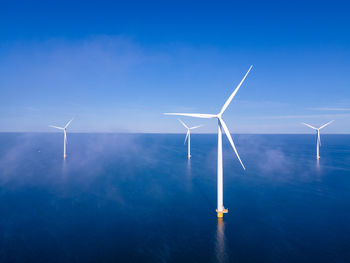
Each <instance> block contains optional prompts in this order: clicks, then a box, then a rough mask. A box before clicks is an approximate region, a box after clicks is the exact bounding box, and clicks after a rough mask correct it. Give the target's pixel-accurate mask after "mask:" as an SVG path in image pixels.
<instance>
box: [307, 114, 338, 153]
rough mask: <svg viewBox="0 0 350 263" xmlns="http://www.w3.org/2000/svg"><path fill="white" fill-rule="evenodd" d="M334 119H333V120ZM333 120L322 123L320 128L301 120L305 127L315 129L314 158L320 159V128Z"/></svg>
mask: <svg viewBox="0 0 350 263" xmlns="http://www.w3.org/2000/svg"><path fill="white" fill-rule="evenodd" d="M333 121H334V120H333ZM333 121H330V122H327V123H326V124H324V125H322V126H321V127H320V128H315V127H314V126H311V125H310V124H307V123H304V122H302V124H304V125H306V126H307V127H310V128H311V129H314V130H316V136H317V139H316V154H317V155H316V158H317V160H318V159H320V146H321V136H320V130H321V129H323V128H324V127H326V126H327V125H329V124H331V123H332V122H333Z"/></svg>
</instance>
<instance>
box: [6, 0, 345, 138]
mask: <svg viewBox="0 0 350 263" xmlns="http://www.w3.org/2000/svg"><path fill="white" fill-rule="evenodd" d="M349 7H350V6H349V4H348V3H346V1H342V2H339V1H332V2H328V3H322V2H320V1H307V2H305V1H290V2H289V3H286V2H281V1H279V2H274V1H268V2H266V1H264V3H262V1H237V2H235V1H230V2H220V1H215V2H203V1H196V2H191V3H188V2H187V1H184V2H182V1H174V2H166V1H150V2H147V3H145V1H142V2H135V1H127V3H126V2H125V3H118V2H115V1H114V2H113V1H111V2H105V1H96V2H93V1H84V2H78V1H75V3H71V2H68V1H67V2H65V1H57V2H50V3H41V2H39V1H31V2H28V1H25V2H15V1H2V2H1V3H0V120H1V125H0V131H51V129H50V128H49V127H48V125H49V124H54V125H64V123H65V122H67V121H68V120H69V119H70V118H71V117H73V116H74V117H75V120H74V121H73V122H72V124H71V129H70V130H71V131H72V132H184V131H183V128H182V126H181V125H180V124H179V123H178V121H177V120H176V118H175V117H170V116H163V115H162V113H163V112H200V113H217V112H218V111H219V110H220V108H221V106H222V105H223V103H224V102H225V101H226V99H227V98H228V97H229V95H230V94H231V92H232V91H233V90H234V88H235V86H236V85H237V84H238V83H239V81H240V80H241V78H242V77H243V75H244V74H245V72H246V71H247V70H248V68H249V66H250V65H251V64H253V65H254V67H253V69H252V71H251V73H250V74H249V76H248V77H247V79H246V81H245V83H244V84H243V85H242V87H241V89H240V90H239V92H238V93H237V96H236V97H235V99H234V101H233V102H232V103H231V105H230V106H229V108H228V109H227V111H226V112H225V114H224V119H225V121H226V123H227V125H228V127H229V129H230V131H231V132H232V133H309V132H312V131H311V130H309V129H308V128H306V127H303V126H302V125H301V124H300V122H302V121H304V122H308V123H310V124H313V125H315V126H317V125H321V124H323V123H325V122H327V121H329V120H331V119H335V120H336V122H334V123H333V124H332V125H330V126H329V127H327V128H326V129H325V130H324V133H349V132H350V74H349V72H350V32H349V31H350V30H349V28H350V18H349V17H350V16H349V15H348V14H349V13H350V8H349ZM183 120H184V121H185V122H187V123H189V125H197V124H205V126H204V127H203V128H201V129H198V132H216V123H215V121H214V120H199V119H190V118H184V119H183Z"/></svg>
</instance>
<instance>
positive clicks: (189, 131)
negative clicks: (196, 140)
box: [178, 119, 202, 159]
mask: <svg viewBox="0 0 350 263" xmlns="http://www.w3.org/2000/svg"><path fill="white" fill-rule="evenodd" d="M178 120H179V122H181V124H182V125H183V126H184V127H185V128H186V129H187V133H186V138H185V142H184V144H185V143H186V140H187V138H188V143H187V146H188V159H191V130H193V129H197V128H199V127H201V126H202V125H199V126H194V127H191V128H189V127H187V125H186V124H185V123H184V122H183V121H182V120H180V119H178Z"/></svg>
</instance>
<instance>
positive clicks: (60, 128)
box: [49, 125, 64, 130]
mask: <svg viewBox="0 0 350 263" xmlns="http://www.w3.org/2000/svg"><path fill="white" fill-rule="evenodd" d="M49 127H51V128H55V129H59V130H64V128H62V127H57V126H53V125H49Z"/></svg>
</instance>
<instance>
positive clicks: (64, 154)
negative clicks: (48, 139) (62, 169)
mask: <svg viewBox="0 0 350 263" xmlns="http://www.w3.org/2000/svg"><path fill="white" fill-rule="evenodd" d="M72 120H73V119H71V120H70V121H69V122H68V123H67V124H66V126H64V127H58V126H53V125H49V127H52V128H55V129H59V130H63V133H64V139H63V158H64V159H65V158H66V157H67V154H66V148H67V131H66V130H67V127H68V126H69V124H70V123H71V122H72Z"/></svg>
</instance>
